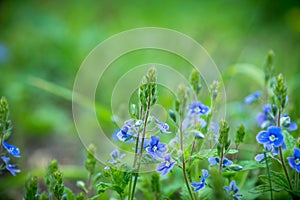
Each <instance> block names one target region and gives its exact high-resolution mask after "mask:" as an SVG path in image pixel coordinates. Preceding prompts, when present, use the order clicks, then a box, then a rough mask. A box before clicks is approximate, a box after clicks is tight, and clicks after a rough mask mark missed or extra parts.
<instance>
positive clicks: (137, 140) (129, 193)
mask: <svg viewBox="0 0 300 200" xmlns="http://www.w3.org/2000/svg"><path fill="white" fill-rule="evenodd" d="M142 114H143V106H140V112H139V119H140V120H141V119H142ZM139 141H140V131H138V132H137V136H136V141H135V150H134V159H133V165H132V166H133V169H135V167H136V161H137V155H138V148H139ZM131 188H132V175H131V177H130V181H129V188H128V199H130V197H131Z"/></svg>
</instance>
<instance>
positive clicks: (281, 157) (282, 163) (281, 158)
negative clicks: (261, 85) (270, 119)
mask: <svg viewBox="0 0 300 200" xmlns="http://www.w3.org/2000/svg"><path fill="white" fill-rule="evenodd" d="M280 115H281V109H279V111H278V122H277V123H278V124H277V125H278V127H280ZM278 150H279V155H280V160H281V165H282V168H283V171H284V174H285V176H286V179H287V181H288V184H289V187H290V189H291V190H293V187H292V184H291V180H290V177H289V173H288V171H287V169H286V165H285V162H284V157H283V153H282V147H281V146H280V147H278Z"/></svg>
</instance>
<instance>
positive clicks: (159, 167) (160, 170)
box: [156, 162, 166, 172]
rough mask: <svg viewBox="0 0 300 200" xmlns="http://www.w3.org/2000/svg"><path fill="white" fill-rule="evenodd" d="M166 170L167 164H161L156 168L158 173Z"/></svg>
mask: <svg viewBox="0 0 300 200" xmlns="http://www.w3.org/2000/svg"><path fill="white" fill-rule="evenodd" d="M165 168H166V162H162V163H159V164H158V165H157V167H156V171H157V172H162V171H163V170H164V169H165Z"/></svg>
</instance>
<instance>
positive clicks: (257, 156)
mask: <svg viewBox="0 0 300 200" xmlns="http://www.w3.org/2000/svg"><path fill="white" fill-rule="evenodd" d="M264 158H265V155H264V154H257V155H256V156H255V158H254V159H255V160H256V161H258V162H261V161H262V160H263V159H264Z"/></svg>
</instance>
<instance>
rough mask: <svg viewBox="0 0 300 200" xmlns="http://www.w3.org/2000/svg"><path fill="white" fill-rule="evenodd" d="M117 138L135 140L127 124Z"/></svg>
mask: <svg viewBox="0 0 300 200" xmlns="http://www.w3.org/2000/svg"><path fill="white" fill-rule="evenodd" d="M116 135H117V138H118V139H119V140H120V141H122V142H127V141H129V142H132V141H133V135H132V134H131V133H129V127H128V126H127V125H124V126H123V127H122V129H121V130H119V131H118V132H117V134H116Z"/></svg>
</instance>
